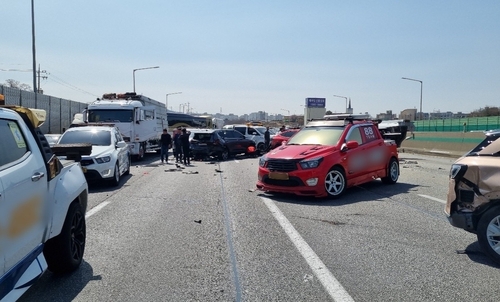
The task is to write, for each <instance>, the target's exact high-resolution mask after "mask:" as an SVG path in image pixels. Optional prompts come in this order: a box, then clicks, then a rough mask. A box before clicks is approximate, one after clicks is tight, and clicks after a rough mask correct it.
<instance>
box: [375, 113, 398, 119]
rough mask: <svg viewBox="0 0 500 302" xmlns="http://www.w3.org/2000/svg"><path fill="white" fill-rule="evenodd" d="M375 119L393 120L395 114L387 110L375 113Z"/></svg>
mask: <svg viewBox="0 0 500 302" xmlns="http://www.w3.org/2000/svg"><path fill="white" fill-rule="evenodd" d="M376 119H377V120H383V121H388V120H394V119H396V115H395V114H392V110H387V111H386V112H385V113H379V114H377V117H376Z"/></svg>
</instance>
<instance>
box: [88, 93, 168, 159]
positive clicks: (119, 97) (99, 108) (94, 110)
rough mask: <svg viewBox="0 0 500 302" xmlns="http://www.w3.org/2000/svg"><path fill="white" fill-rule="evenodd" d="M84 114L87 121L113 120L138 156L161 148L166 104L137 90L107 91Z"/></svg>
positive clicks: (137, 157) (139, 157)
mask: <svg viewBox="0 0 500 302" xmlns="http://www.w3.org/2000/svg"><path fill="white" fill-rule="evenodd" d="M82 118H83V122H87V123H94V124H95V123H98V124H114V125H115V126H116V127H117V128H118V129H119V130H120V133H121V134H122V136H123V138H124V140H125V141H126V142H127V143H128V144H129V146H130V153H131V155H132V156H134V157H135V158H136V159H138V160H141V159H143V158H144V154H145V153H146V152H147V151H157V152H159V150H160V149H161V146H160V137H161V134H162V131H163V129H164V128H168V122H167V108H166V107H165V104H163V103H160V102H158V101H155V100H153V99H150V98H148V97H146V96H143V95H138V94H136V93H135V92H127V93H121V94H120V93H118V94H117V93H106V94H104V95H103V96H102V98H101V99H97V100H96V101H94V102H92V103H90V104H89V105H88V107H87V109H86V110H85V111H84V112H83V117H82Z"/></svg>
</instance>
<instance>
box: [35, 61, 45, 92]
mask: <svg viewBox="0 0 500 302" xmlns="http://www.w3.org/2000/svg"><path fill="white" fill-rule="evenodd" d="M36 73H37V76H36V77H37V78H38V86H37V93H41V94H43V90H42V89H40V78H42V79H44V80H45V79H47V76H46V75H44V76H42V75H41V74H42V73H43V74H47V71H46V70H40V64H38V70H37V72H36Z"/></svg>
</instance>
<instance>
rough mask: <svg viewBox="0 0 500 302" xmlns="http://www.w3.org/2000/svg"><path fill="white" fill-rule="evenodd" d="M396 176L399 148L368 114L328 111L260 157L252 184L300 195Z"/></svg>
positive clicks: (320, 194) (331, 193) (341, 189)
mask: <svg viewBox="0 0 500 302" xmlns="http://www.w3.org/2000/svg"><path fill="white" fill-rule="evenodd" d="M376 178H380V179H381V180H382V182H383V183H387V184H394V183H396V182H397V180H398V178H399V160H398V150H397V146H396V143H395V142H394V140H386V139H384V138H383V137H382V135H381V133H380V132H379V130H378V128H377V123H375V122H373V121H371V120H370V119H369V117H367V116H361V115H351V114H342V115H331V116H327V117H325V119H323V120H315V121H311V122H309V123H308V124H307V125H306V126H305V127H303V128H302V129H301V130H300V131H298V132H297V133H296V134H295V135H294V136H292V137H291V138H290V140H289V141H288V142H287V143H286V144H285V145H282V146H280V147H277V148H275V149H273V150H271V151H270V152H268V153H266V154H265V155H264V156H262V157H260V159H259V171H258V181H257V189H259V190H262V191H265V192H281V193H292V194H296V195H303V196H316V197H326V196H329V197H332V198H336V197H339V196H341V195H342V194H343V193H344V192H345V190H346V189H347V188H349V187H352V186H356V185H360V184H363V183H366V182H369V181H372V180H373V179H376Z"/></svg>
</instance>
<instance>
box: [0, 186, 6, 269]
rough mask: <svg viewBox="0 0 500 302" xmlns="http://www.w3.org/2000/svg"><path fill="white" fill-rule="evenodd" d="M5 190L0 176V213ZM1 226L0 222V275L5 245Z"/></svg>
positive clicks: (2, 267)
mask: <svg viewBox="0 0 500 302" xmlns="http://www.w3.org/2000/svg"><path fill="white" fill-rule="evenodd" d="M4 195H5V192H4V190H3V185H2V179H1V178H0V213H3V212H4V211H6V209H4V206H5V199H4ZM3 228H4V227H3V226H2V224H1V223H0V277H1V276H3V274H5V253H4V251H3V248H2V247H5V242H4V235H3V233H4V230H3Z"/></svg>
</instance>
